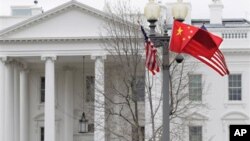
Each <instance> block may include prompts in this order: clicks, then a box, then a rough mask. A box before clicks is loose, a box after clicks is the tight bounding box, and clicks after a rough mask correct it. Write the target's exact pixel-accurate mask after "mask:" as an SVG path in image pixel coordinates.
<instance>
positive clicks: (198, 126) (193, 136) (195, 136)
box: [188, 125, 203, 141]
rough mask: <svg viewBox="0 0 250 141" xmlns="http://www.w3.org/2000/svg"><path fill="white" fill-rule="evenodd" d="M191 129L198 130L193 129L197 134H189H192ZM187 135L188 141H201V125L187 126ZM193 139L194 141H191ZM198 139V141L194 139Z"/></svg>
mask: <svg viewBox="0 0 250 141" xmlns="http://www.w3.org/2000/svg"><path fill="white" fill-rule="evenodd" d="M191 128H198V129H200V130H198V129H195V130H198V133H197V132H196V133H195V134H191V133H192V131H191V130H192V129H191ZM188 133H189V135H188V136H189V137H188V138H189V141H202V140H203V127H202V126H201V125H190V126H188ZM193 138H195V139H193ZM196 138H198V140H197V139H196Z"/></svg>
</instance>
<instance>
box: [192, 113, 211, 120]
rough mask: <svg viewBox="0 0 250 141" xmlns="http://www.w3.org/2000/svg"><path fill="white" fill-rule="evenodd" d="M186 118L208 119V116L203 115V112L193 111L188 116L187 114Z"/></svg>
mask: <svg viewBox="0 0 250 141" xmlns="http://www.w3.org/2000/svg"><path fill="white" fill-rule="evenodd" d="M187 119H189V120H208V117H207V116H205V115H203V114H200V113H197V112H194V113H192V114H190V115H189V116H187Z"/></svg>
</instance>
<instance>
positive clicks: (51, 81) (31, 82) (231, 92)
mask: <svg viewBox="0 0 250 141" xmlns="http://www.w3.org/2000/svg"><path fill="white" fill-rule="evenodd" d="M165 6H166V7H167V11H169V10H168V8H169V7H171V4H168V5H165ZM209 8H210V13H211V17H210V19H191V18H190V17H191V16H190V15H189V18H188V20H187V21H186V22H187V23H192V24H193V25H196V26H201V25H202V24H203V23H205V25H206V27H207V29H208V30H209V31H211V32H213V33H215V34H218V35H220V36H221V37H223V39H224V41H223V43H222V45H221V50H222V52H223V53H224V55H225V58H226V62H227V65H228V68H229V70H230V75H229V77H227V76H226V77H220V76H219V75H218V74H217V73H216V72H215V71H214V70H212V69H211V68H209V67H207V66H205V65H204V64H201V63H198V67H197V70H195V72H192V73H190V74H189V83H190V85H189V88H188V90H189V93H190V96H189V100H190V101H194V104H197V105H198V106H197V107H201V108H197V109H195V110H192V111H189V112H188V113H189V114H188V115H186V118H185V119H182V121H181V122H182V123H183V133H180V134H181V136H182V138H183V140H185V141H227V140H229V139H228V137H229V125H233V124H249V123H250V120H249V117H250V114H249V113H250V104H249V100H250V96H249V93H250V88H249V81H250V75H249V72H250V22H249V21H247V20H245V19H237V18H235V19H223V18H222V12H223V4H222V3H221V2H220V1H219V2H217V1H214V2H212V4H211V5H209ZM189 9H190V10H191V6H190V5H189ZM12 14H13V15H12V16H0V140H1V141H19V140H20V141H105V140H106V141H107V140H112V139H111V137H110V135H108V134H107V132H105V126H108V125H109V123H107V122H105V112H104V109H102V108H101V109H100V105H103V104H104V102H105V97H104V96H103V95H102V93H104V91H105V88H106V85H105V84H106V83H107V80H105V78H106V77H107V76H108V77H112V76H111V75H110V73H112V72H110V70H112V68H113V67H115V65H114V64H113V62H112V59H110V58H109V54H108V52H107V51H106V50H104V49H103V47H102V46H101V44H102V37H101V36H100V32H102V30H103V26H104V23H105V21H106V20H109V19H110V17H109V16H108V15H107V14H106V13H104V12H102V11H99V10H96V9H94V8H91V7H89V6H87V5H84V4H81V3H79V2H77V1H70V2H67V3H65V4H63V5H60V6H58V7H56V8H54V9H51V10H49V11H45V12H42V10H41V9H39V8H37V7H27V6H21V7H20V6H16V7H12ZM15 14H17V15H15ZM18 14H21V15H18ZM189 14H190V12H189ZM142 46H143V45H142ZM189 62H197V61H195V60H193V59H191V60H189ZM142 76H144V70H142ZM160 76H161V75H158V77H160ZM159 80H160V78H159ZM94 82H95V88H97V89H98V90H95V91H93V90H92V87H93V84H94ZM97 82H98V83H97ZM158 82H159V85H158V86H160V81H158ZM158 82H157V83H158ZM203 82H204V83H203ZM191 84H192V85H191ZM203 86H204V87H203ZM45 88H46V89H45ZM154 89H155V91H154V92H155V93H157V94H159V93H160V91H159V88H154ZM191 92H193V93H191ZM158 96H159V95H158ZM93 98H94V99H93ZM97 100H98V101H99V102H96V101H97ZM199 105H200V106H199ZM204 105H206V106H205V107H206V108H204V109H203V108H202V107H204ZM140 106H141V114H140V116H141V120H140V125H141V126H142V127H144V128H145V137H146V139H147V136H148V135H150V134H151V133H150V131H149V130H148V127H149V125H148V123H150V121H149V120H150V118H149V117H148V114H147V106H148V105H147V104H146V105H145V107H146V108H145V110H144V102H141V103H140ZM97 107H99V108H97ZM101 107H102V106H101ZM83 112H84V113H85V114H86V118H87V119H88V120H89V127H88V129H89V132H88V133H84V134H82V133H79V132H78V126H79V120H80V119H81V116H82V113H83ZM160 115H161V113H159V118H160V117H161V116H160ZM121 124H122V123H121ZM160 125H161V119H159V123H157V126H160ZM116 129H118V130H119V127H116ZM142 129H143V128H142ZM128 130H129V132H130V133H131V134H132V129H131V128H128ZM131 140H132V139H131ZM173 140H175V139H173Z"/></svg>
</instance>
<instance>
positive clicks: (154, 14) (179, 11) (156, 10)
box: [144, 0, 188, 141]
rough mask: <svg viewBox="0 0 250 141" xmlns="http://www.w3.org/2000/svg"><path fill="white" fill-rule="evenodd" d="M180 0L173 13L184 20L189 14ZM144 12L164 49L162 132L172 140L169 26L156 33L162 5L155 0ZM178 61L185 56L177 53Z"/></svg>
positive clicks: (153, 38) (156, 42) (164, 139)
mask: <svg viewBox="0 0 250 141" xmlns="http://www.w3.org/2000/svg"><path fill="white" fill-rule="evenodd" d="M177 1H178V2H177V3H176V4H175V5H174V6H173V9H172V13H173V17H175V19H177V20H179V21H184V19H185V17H186V15H187V11H188V10H187V7H186V6H185V5H184V4H183V2H182V0H177ZM144 14H145V16H146V18H147V21H148V22H149V23H150V25H149V27H150V34H149V38H150V40H151V41H152V42H153V43H154V45H155V47H163V49H162V73H163V81H162V93H163V107H162V109H163V113H162V118H163V119H162V120H163V126H162V127H163V132H162V141H170V126H169V125H170V120H169V114H170V106H169V67H170V64H169V50H168V44H169V40H170V36H168V34H167V28H166V27H165V28H164V34H163V35H162V36H161V35H160V36H159V35H156V33H155V27H156V24H155V23H156V22H157V20H158V18H159V16H160V6H159V5H158V4H156V3H155V2H154V0H149V2H148V4H147V5H146V6H145V9H144ZM175 59H176V61H177V62H178V63H180V62H182V60H183V57H182V56H181V55H177V57H176V58H175Z"/></svg>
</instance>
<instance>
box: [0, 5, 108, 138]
mask: <svg viewBox="0 0 250 141" xmlns="http://www.w3.org/2000/svg"><path fill="white" fill-rule="evenodd" d="M85 18H88V21H89V22H86V21H85V20H84V19H85ZM103 20H104V15H102V13H101V12H100V13H98V11H94V10H93V9H89V7H86V6H85V5H82V4H80V3H78V2H75V1H71V2H69V3H66V4H64V5H62V6H59V7H57V8H55V9H53V10H51V11H48V12H46V13H44V14H41V15H39V16H36V17H34V18H30V19H28V20H26V21H24V22H22V23H20V24H17V25H14V26H12V27H10V28H7V29H6V30H4V31H2V32H1V33H0V49H1V53H0V78H1V81H0V90H1V91H0V97H1V98H0V99H1V101H0V104H1V105H0V112H1V113H3V114H1V115H0V126H1V128H0V129H5V130H4V131H1V132H0V140H6V141H7V140H8V141H19V138H20V141H29V140H34V141H35V140H37V141H40V140H44V141H56V140H57V141H59V140H60V141H62V140H65V141H69V140H71V141H73V140H81V139H84V140H91V141H93V140H94V141H104V140H105V130H104V127H105V110H104V109H105V106H104V102H105V98H104V96H103V94H104V81H105V80H104V76H105V73H104V69H105V65H104V64H105V61H107V59H106V57H107V56H106V53H105V52H106V51H105V50H103V48H102V47H101V44H100V43H101V40H102V39H101V38H100V36H99V31H98V29H100V27H101V26H102V24H103ZM58 22H60V23H61V24H57V23H58ZM93 23H94V24H93ZM83 25H85V26H83ZM90 25H91V26H90ZM84 27H85V28H84ZM86 27H87V28H86ZM82 56H85V58H86V59H85V60H84V61H83V60H82ZM83 63H85V64H86V65H85V66H86V67H85V68H83V67H82V64H83ZM83 72H84V73H83ZM87 76H93V77H92V78H94V82H95V83H94V85H95V86H94V87H95V91H94V100H91V101H88V102H87V101H86V97H87V95H86V93H87V90H86V87H85V83H86V77H87ZM2 78H3V79H2ZM42 78H44V79H43V80H45V84H44V85H45V100H44V101H41V97H42V94H43V92H42V91H43V90H42V85H43V81H42ZM97 89H98V90H97ZM86 105H88V106H86ZM100 107H103V108H101V110H100ZM82 112H85V113H86V114H87V118H88V120H89V121H90V124H93V126H94V132H92V131H91V132H92V133H91V132H90V133H87V134H79V133H78V120H79V119H80V117H81V114H82ZM96 122H98V124H95V123H96ZM20 129H21V130H20ZM13 133H14V134H15V135H13ZM43 134H44V135H43ZM43 138H44V139H43Z"/></svg>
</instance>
